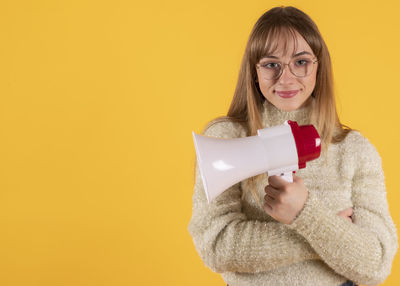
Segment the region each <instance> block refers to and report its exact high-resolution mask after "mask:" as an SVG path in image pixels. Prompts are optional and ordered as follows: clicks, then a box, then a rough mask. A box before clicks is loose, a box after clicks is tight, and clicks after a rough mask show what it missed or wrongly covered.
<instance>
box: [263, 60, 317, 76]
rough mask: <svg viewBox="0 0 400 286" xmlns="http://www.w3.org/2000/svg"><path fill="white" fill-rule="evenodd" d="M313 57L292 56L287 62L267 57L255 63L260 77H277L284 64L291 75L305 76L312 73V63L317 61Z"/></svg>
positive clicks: (280, 73)
mask: <svg viewBox="0 0 400 286" xmlns="http://www.w3.org/2000/svg"><path fill="white" fill-rule="evenodd" d="M314 59H315V57H314V58H311V57H301V58H294V59H292V60H291V61H290V62H289V63H287V64H285V63H282V62H280V61H276V60H273V59H269V60H267V61H263V62H261V63H258V64H256V68H257V69H259V70H260V74H261V77H262V78H264V79H268V80H270V79H277V78H279V77H280V76H281V75H282V72H283V69H284V68H285V66H286V65H287V66H289V70H290V72H291V73H292V74H293V75H295V76H297V77H306V76H308V75H310V74H311V73H312V71H313V69H314V64H315V63H317V62H318V60H314Z"/></svg>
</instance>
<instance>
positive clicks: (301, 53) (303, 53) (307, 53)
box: [262, 51, 312, 59]
mask: <svg viewBox="0 0 400 286" xmlns="http://www.w3.org/2000/svg"><path fill="white" fill-rule="evenodd" d="M301 55H310V56H312V54H311V53H310V52H307V51H302V52H300V53H297V54H295V55H293V56H292V58H294V57H298V56H301ZM264 58H271V59H279V58H278V57H276V56H263V57H262V59H264Z"/></svg>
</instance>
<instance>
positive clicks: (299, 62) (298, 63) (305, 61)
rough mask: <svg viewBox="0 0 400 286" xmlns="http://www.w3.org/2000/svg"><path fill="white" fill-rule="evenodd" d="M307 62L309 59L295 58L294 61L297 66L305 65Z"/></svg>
mask: <svg viewBox="0 0 400 286" xmlns="http://www.w3.org/2000/svg"><path fill="white" fill-rule="evenodd" d="M308 62H309V60H304V59H303V60H297V61H296V65H297V66H304V65H306V64H308Z"/></svg>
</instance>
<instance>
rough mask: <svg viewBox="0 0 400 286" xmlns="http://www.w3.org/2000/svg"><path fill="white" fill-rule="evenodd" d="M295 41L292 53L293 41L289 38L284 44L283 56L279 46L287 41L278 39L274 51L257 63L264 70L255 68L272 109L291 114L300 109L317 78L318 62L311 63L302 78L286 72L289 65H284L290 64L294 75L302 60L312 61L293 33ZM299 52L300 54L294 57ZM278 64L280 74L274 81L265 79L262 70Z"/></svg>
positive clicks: (299, 38) (309, 51) (311, 53)
mask: <svg viewBox="0 0 400 286" xmlns="http://www.w3.org/2000/svg"><path fill="white" fill-rule="evenodd" d="M296 39H297V47H296V50H294V48H295V43H294V41H293V39H290V40H289V42H288V43H287V45H288V46H287V53H286V54H283V51H284V48H283V47H284V44H285V41H287V40H286V39H284V38H281V39H278V47H277V49H276V51H275V52H274V53H273V54H271V55H268V56H266V57H263V58H262V59H261V60H260V61H259V62H258V64H260V65H263V66H264V67H261V66H259V68H257V69H256V70H257V80H258V82H259V86H260V90H261V92H262V94H263V95H264V97H265V98H266V99H267V100H268V101H269V102H270V103H272V104H273V105H274V106H275V107H277V108H278V109H280V110H284V111H292V110H296V109H298V108H299V107H302V105H303V103H304V102H305V101H306V100H307V99H308V98H309V97H310V96H311V93H312V92H313V90H314V87H315V81H316V77H317V68H318V66H317V65H318V62H316V63H314V64H311V68H312V72H310V74H309V75H307V76H305V77H297V76H296V75H294V74H293V73H292V72H291V71H290V70H289V66H288V65H285V63H289V61H292V64H293V65H292V67H293V69H294V70H295V72H296V69H298V70H301V67H300V66H301V65H303V64H304V63H305V61H304V60H303V59H306V60H314V61H315V60H316V57H315V55H314V53H313V51H312V50H311V48H310V46H309V45H308V44H307V42H306V41H305V40H304V39H303V37H302V36H301V35H300V34H299V33H298V32H296ZM299 53H302V54H301V55H298V54H299ZM296 55H297V56H296ZM279 62H281V63H282V65H281V66H282V69H283V70H282V73H281V75H280V76H279V77H278V78H277V79H267V78H266V76H265V73H266V70H265V68H268V69H272V68H276V67H278V65H277V63H279ZM263 69H264V70H263Z"/></svg>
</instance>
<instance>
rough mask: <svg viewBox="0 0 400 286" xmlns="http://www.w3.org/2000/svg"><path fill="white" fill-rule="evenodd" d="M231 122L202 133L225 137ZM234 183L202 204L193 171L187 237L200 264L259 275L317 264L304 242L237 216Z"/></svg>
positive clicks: (287, 231)
mask: <svg viewBox="0 0 400 286" xmlns="http://www.w3.org/2000/svg"><path fill="white" fill-rule="evenodd" d="M231 124H232V123H221V124H216V125H213V126H212V127H211V128H209V129H208V130H207V131H206V132H205V134H206V135H208V136H213V137H220V138H231V137H233V136H232V134H231V133H229V132H228V130H230V129H232V128H233V127H232V125H231ZM240 197H241V189H240V184H236V185H234V186H232V187H230V188H229V189H228V190H226V191H225V192H224V193H222V194H221V195H220V196H219V197H217V198H216V199H214V200H213V201H212V202H211V203H210V204H209V203H208V202H207V199H206V196H205V192H204V188H203V184H202V181H201V176H200V172H199V169H198V166H197V167H196V178H195V187H194V195H193V215H192V218H191V221H190V224H189V232H190V234H191V235H192V237H193V241H194V244H195V247H196V249H197V251H198V253H199V255H200V257H201V258H202V259H203V261H204V263H205V264H206V265H207V266H208V267H210V268H211V269H212V270H213V271H215V272H225V271H233V272H248V273H254V272H263V271H269V270H272V269H274V268H277V267H281V266H285V265H290V264H293V263H297V262H300V261H303V260H309V259H320V257H319V256H318V254H317V253H316V252H315V251H314V250H313V249H312V248H311V247H310V245H309V244H308V243H307V242H306V240H305V239H304V238H303V237H302V236H301V235H299V234H297V233H296V232H295V231H294V230H291V229H289V228H288V227H287V226H286V225H284V224H281V223H279V222H268V223H267V222H264V221H258V220H250V219H248V218H247V217H246V215H245V214H244V213H243V212H242V211H241V209H242V205H241V198H240Z"/></svg>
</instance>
